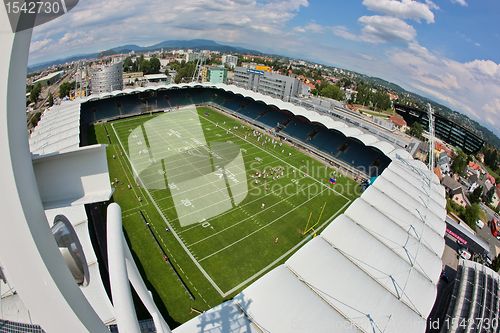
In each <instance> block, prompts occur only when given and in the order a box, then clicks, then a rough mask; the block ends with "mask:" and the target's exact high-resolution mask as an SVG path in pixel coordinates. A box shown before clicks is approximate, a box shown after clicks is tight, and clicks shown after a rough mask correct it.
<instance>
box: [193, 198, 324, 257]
mask: <svg viewBox="0 0 500 333" xmlns="http://www.w3.org/2000/svg"><path fill="white" fill-rule="evenodd" d="M324 191H326V189H323V191H321V192H320V193H318V194H317V195H315V196H314V197H312V198H310V199H308V200H306V201H304V202H303V203H301V204H300V205H298V206H296V208H299V207H301V206H302V205H304V204H305V203H307V202H309V201H311V200H312V199H314V198H315V197H317V196H318V195H320V194H321V193H323V192H324ZM294 210H295V209H294ZM294 210H289V211H288V212H286V213H285V214H283V215H281V216H280V217H278V218H276V219H274V220H273V221H271V222H269V223H267V224H266V225H264V226H262V227H260V228H259V229H257V230H255V231H252V232H251V233H249V234H248V235H246V236H244V237H242V238H240V239H238V240H237V241H234V242H233V243H231V244H229V245H227V246H225V247H223V248H222V249H219V250H217V251H215V252H214V253H212V254H209V255H208V256H206V257H204V258H202V259H200V262H202V261H204V260H206V259H208V258H210V257H212V256H214V255H216V254H218V253H220V252H222V251H224V250H226V249H228V248H230V247H232V246H233V245H235V244H237V243H239V242H241V241H242V240H244V239H246V238H248V237H250V236H252V235H254V234H256V233H257V232H259V231H261V230H262V229H264V228H266V227H268V226H270V225H271V224H273V223H274V222H276V221H278V220H279V219H281V218H282V217H284V216H286V215H288V214H290V213H291V212H293V211H294Z"/></svg>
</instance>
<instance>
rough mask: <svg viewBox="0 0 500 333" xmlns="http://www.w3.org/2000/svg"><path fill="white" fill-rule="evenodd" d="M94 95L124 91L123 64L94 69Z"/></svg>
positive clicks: (92, 77) (92, 82)
mask: <svg viewBox="0 0 500 333" xmlns="http://www.w3.org/2000/svg"><path fill="white" fill-rule="evenodd" d="M91 85H92V94H93V95H95V94H100V93H104V92H111V91H115V90H122V89H123V64H122V62H117V63H114V64H111V65H101V66H97V67H95V68H92V75H91Z"/></svg>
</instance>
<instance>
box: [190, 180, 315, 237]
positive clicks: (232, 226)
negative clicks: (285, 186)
mask: <svg viewBox="0 0 500 333" xmlns="http://www.w3.org/2000/svg"><path fill="white" fill-rule="evenodd" d="M313 185H314V184H310V185H309V186H308V187H307V188H309V187H311V186H313ZM324 191H325V189H323V190H322V191H321V192H319V193H318V194H316V195H315V196H313V197H312V198H309V199H308V200H306V201H304V202H308V201H309V200H312V199H314V198H316V197H317V196H318V195H320V194H321V193H323V192H324ZM296 195H297V194H296V193H295V194H292V195H289V196H288V197H286V198H284V199H283V198H282V199H281V200H280V201H278V202H276V203H274V204H272V205H271V206H268V207H267V208H265V209H262V210H261V211H260V212H258V213H256V214H254V215H252V216H256V215H259V214H260V213H263V212H265V211H267V210H268V209H271V208H273V207H274V206H276V205H279V204H281V203H282V202H284V201H287V200H288V199H290V198H292V197H294V196H296ZM304 202H302V203H301V204H300V205H299V206H296V207H300V206H302V205H303V204H304ZM295 209H296V208H295ZM295 209H292V211H294V210H295ZM290 212H291V211H288V212H287V213H286V214H288V213H290ZM286 214H285V215H286ZM250 218H251V217H250ZM250 218H248V217H247V218H244V219H243V220H241V221H239V222H237V223H234V224H231V225H230V226H228V227H226V228H224V229H222V230H219V231H217V232H216V233H213V234H211V235H210V236H207V237H205V238H202V239H200V240H198V241H196V242H194V243H191V244H190V245H189V247H191V246H193V245H196V244H198V243H201V242H204V241H205V240H207V239H210V238H212V237H215V236H217V235H218V234H220V233H222V232H224V231H226V230H229V229H231V228H234V227H236V226H238V225H240V224H241V223H243V222H245V221H247V220H249V219H250ZM280 218H281V217H278V219H280Z"/></svg>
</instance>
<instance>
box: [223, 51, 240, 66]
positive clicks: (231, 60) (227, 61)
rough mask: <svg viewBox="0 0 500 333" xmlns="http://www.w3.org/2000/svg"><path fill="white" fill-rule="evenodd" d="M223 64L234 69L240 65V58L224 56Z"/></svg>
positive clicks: (229, 55)
mask: <svg viewBox="0 0 500 333" xmlns="http://www.w3.org/2000/svg"><path fill="white" fill-rule="evenodd" d="M222 64H223V65H227V66H228V67H229V68H233V69H234V68H235V67H236V66H237V65H238V57H237V56H235V55H231V54H224V55H223V56H222Z"/></svg>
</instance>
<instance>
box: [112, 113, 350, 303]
mask: <svg viewBox="0 0 500 333" xmlns="http://www.w3.org/2000/svg"><path fill="white" fill-rule="evenodd" d="M186 111H187V112H191V113H195V112H197V111H194V110H186ZM216 112H217V111H216ZM218 113H221V114H223V115H224V116H225V117H227V115H225V113H224V112H218ZM196 114H197V113H196ZM197 115H198V114H197ZM199 117H200V118H202V119H204V120H205V121H206V122H210V123H212V124H213V123H214V122H213V121H212V120H210V119H207V118H206V117H203V116H202V115H201V114H200V115H199ZM151 118H152V117H151ZM129 120H137V118H136V119H129ZM226 122H227V121H226ZM228 123H229V125H230V124H231V123H234V124H237V125H238V127H239V128H245V129H249V130H253V128H252V127H250V126H248V125H246V124H245V125H243V124H241V123H239V122H238V121H237V120H234V119H230V121H228ZM113 125H114V124H113V123H112V128H113V131H114V132H115V136H116V137H117V139H118V143H119V145H120V146H121V147H122V150H123V151H124V152H125V154H126V158H127V159H128V160H129V162H130V159H129V156H128V154H127V153H126V151H125V149H124V146H123V143H122V140H121V139H120V138H119V136H118V134H117V128H115V127H114V126H113ZM117 125H118V124H117ZM206 125H207V124H204V126H206ZM136 126H137V125H134V127H136ZM117 127H118V126H117ZM123 127H124V126H123ZM184 127H185V128H188V126H184ZM212 129H213V130H214V131H211V132H210V133H216V132H220V133H222V134H224V135H222V136H217V137H218V139H221V138H224V139H226V138H232V141H236V142H238V143H240V142H241V145H240V147H249V149H253V148H258V151H262V152H264V153H266V154H267V155H269V157H272V158H273V159H274V161H271V162H269V163H265V165H269V164H273V163H276V162H277V161H281V162H282V163H285V164H286V165H288V166H289V167H291V168H292V169H294V170H298V171H299V172H298V174H297V175H298V176H299V175H300V176H304V177H303V178H310V179H312V180H313V181H314V182H317V183H320V184H321V185H323V190H322V191H321V192H319V193H318V194H316V195H314V196H313V197H311V198H310V199H308V200H307V201H304V202H303V203H301V204H300V205H299V206H297V207H296V208H298V207H300V206H302V205H303V204H305V203H306V202H308V201H310V200H312V199H314V198H316V197H318V196H320V195H322V194H323V193H324V192H325V191H326V190H331V191H332V192H334V193H336V195H339V196H341V197H343V198H344V199H346V200H347V202H346V204H345V205H344V206H343V207H342V208H341V209H339V210H338V211H337V212H336V213H335V214H334V215H337V214H339V212H340V211H342V210H343V208H344V207H345V206H347V205H348V204H349V203H350V202H351V200H349V199H348V198H347V197H345V196H344V195H342V194H341V193H339V192H337V191H336V190H334V189H331V188H330V187H329V186H325V185H324V184H323V183H322V182H320V181H319V180H317V179H316V178H314V177H312V176H309V175H307V174H305V173H303V172H301V170H300V169H299V168H298V167H295V166H293V165H291V164H290V163H288V162H286V161H284V160H283V159H281V158H279V157H278V156H276V155H275V154H273V153H271V152H270V151H268V150H267V149H269V148H270V147H268V146H267V145H266V147H264V148H262V147H260V146H257V145H256V144H254V143H252V142H251V141H249V140H247V139H243V138H242V137H241V136H240V135H238V134H236V133H235V131H233V128H231V129H227V128H225V127H222V126H219V127H218V129H220V130H219V131H217V128H216V127H213V128H212ZM155 132H156V131H155ZM224 132H227V133H228V135H225V133H224ZM121 133H122V132H120V134H121ZM229 133H230V134H229ZM231 135H232V136H231ZM263 135H264V137H271V136H270V135H268V134H267V133H265V134H264V133H263ZM159 136H160V138H163V136H161V135H159ZM205 137H206V138H208V137H213V138H215V136H211V135H210V136H205ZM250 139H253V137H250ZM270 145H271V144H269V146H270ZM294 149H295V150H297V151H300V149H298V148H294V147H287V150H294ZM255 155H258V152H255V153H254V152H253V151H252V153H249V154H246V156H255ZM267 155H266V157H267ZM307 158H310V157H308V156H307ZM124 159H125V158H124ZM259 167H263V166H259ZM135 171H136V170H134V172H135ZM134 172H131V173H132V174H133V173H134ZM135 174H137V173H136V172H135ZM285 179H286V178H285ZM138 181H139V182H140V183H141V184H142V185H143V186H144V183H143V179H141V177H138ZM289 185H292V184H287V185H286V186H289ZM261 186H263V185H259V186H258V187H261ZM310 186H312V185H309V187H310ZM144 191H146V194H147V196H148V197H149V199H150V200H151V202H152V204H153V205H154V206H155V208H156V210H157V211H158V212H159V214H160V216H161V217H162V219H163V220H164V222H165V223H166V224H167V226H169V227H170V228H171V229H172V231H174V232H173V234H174V236H175V238H176V239H177V241H178V242H179V243H180V245H181V246H182V247H183V249H184V250H185V251H186V253H187V254H188V256H190V257H191V259H193V258H192V256H194V257H196V255H194V254H193V253H191V251H190V250H189V249H186V248H185V245H186V244H185V243H184V241H183V239H182V237H180V235H178V231H177V230H176V228H175V226H173V225H171V224H170V222H171V221H170V220H169V219H168V218H167V217H166V216H165V215H164V210H163V209H159V206H158V202H157V200H160V199H156V198H154V197H153V193H154V194H159V193H161V192H160V190H149V189H145V190H144ZM273 192H275V191H273ZM271 195H274V193H272V194H271ZM266 196H267V194H266ZM277 197H279V198H282V200H281V201H280V202H285V203H286V204H287V205H292V204H291V203H290V202H289V201H288V199H289V198H284V199H283V196H282V195H277ZM290 197H292V196H290ZM262 199H263V197H262V198H256V199H255V200H254V201H258V200H262ZM283 200H284V201H283ZM296 208H295V209H296ZM168 209H169V208H168V207H167V210H168ZM295 209H292V210H291V211H289V212H287V213H286V214H283V215H281V216H280V217H279V218H277V219H275V220H273V221H271V222H270V223H268V224H266V225H265V226H263V227H261V228H260V229H263V228H265V227H267V226H268V225H271V224H272V223H275V222H276V221H277V220H279V219H281V218H283V217H284V216H286V215H287V214H289V213H290V212H292V211H295ZM241 211H242V212H243V213H245V214H246V215H247V216H250V215H249V213H248V212H247V211H246V210H245V209H243V208H242V210H241ZM329 222H330V220H327V221H325V222H324V223H323V224H322V225H321V226H320V227H319V228H321V227H323V226H324V225H326V224H327V223H329ZM197 226H198V225H196V226H193V228H194V227H197ZM318 230H319V229H318ZM258 231H260V230H257V231H255V232H253V233H252V234H255V233H256V232H258ZM182 232H183V231H182ZM182 232H181V233H182ZM178 236H179V238H178ZM249 236H251V234H249V235H246V236H244V237H243V238H241V239H239V240H238V241H236V242H235V243H237V242H240V241H242V240H243V239H245V238H248V237H249ZM179 239H181V241H179ZM306 240H307V239H304V240H302V241H301V242H300V243H299V244H296V245H295V246H294V247H293V248H292V249H290V250H289V251H287V252H286V253H285V254H283V255H282V256H280V257H279V258H277V259H276V260H275V261H274V262H273V263H271V264H270V265H268V266H267V267H266V268H264V270H266V269H267V268H269V267H271V266H272V265H275V264H276V263H277V262H278V261H279V260H281V259H282V258H284V257H285V256H286V255H288V254H289V253H290V252H291V251H293V250H294V249H296V248H297V247H299V246H300V245H301V244H302V243H303V242H304V241H306ZM235 243H233V244H230V245H229V246H232V245H234V244H235ZM167 250H168V249H167ZM222 250H223V249H221V250H219V251H217V252H220V251H222ZM215 254H216V253H212V254H211V255H210V256H213V255H215ZM208 257H209V256H207V257H205V258H203V259H202V260H200V262H201V261H203V260H205V259H207V258H208ZM196 259H198V258H197V257H196ZM193 262H194V263H195V265H196V266H197V267H198V268H199V269H200V271H201V272H202V273H203V274H204V275H205V274H207V275H208V273H206V271H205V270H204V269H203V268H202V267H201V264H200V263H199V262H197V261H196V260H193ZM264 270H261V271H259V272H257V273H256V274H254V275H253V276H252V277H251V279H253V278H254V277H255V276H259V275H261V274H262V273H263V271H264ZM207 275H205V277H206V278H207ZM207 280H208V281H209V283H211V284H212V286H214V284H215V282H214V281H213V280H211V279H210V276H208V278H207ZM248 281H249V279H247V280H245V281H244V282H242V283H241V284H240V285H238V286H236V287H235V288H233V289H231V290H229V291H228V292H226V293H223V294H221V290H220V289H218V290H217V288H216V290H217V291H218V292H219V294H221V295H222V296H223V297H226V296H227V295H229V294H231V293H232V292H234V291H235V290H237V289H238V288H240V287H241V286H243V285H245V284H246V283H248ZM189 282H190V283H191V281H189ZM191 284H192V283H191ZM215 285H216V284H215ZM202 299H203V297H202Z"/></svg>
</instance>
